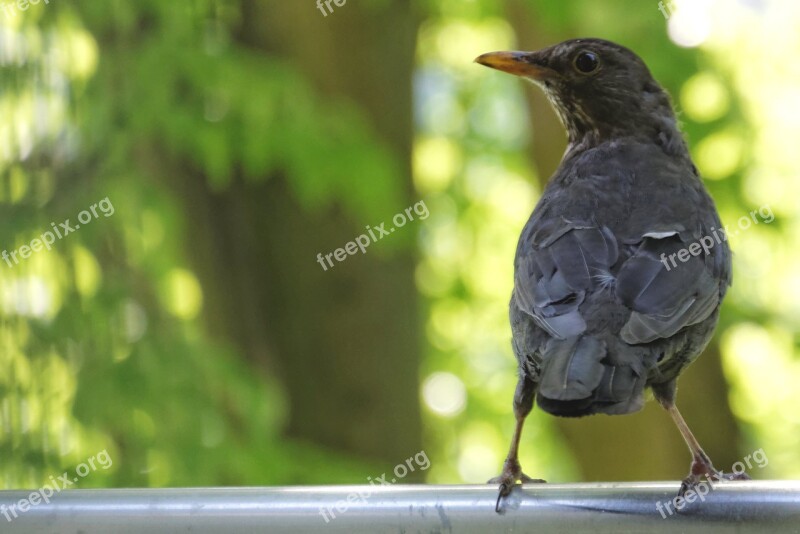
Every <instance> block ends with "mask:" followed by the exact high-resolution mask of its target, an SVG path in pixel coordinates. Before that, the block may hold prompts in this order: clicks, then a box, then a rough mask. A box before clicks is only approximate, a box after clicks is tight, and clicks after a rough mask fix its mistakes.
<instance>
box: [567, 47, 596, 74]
mask: <svg viewBox="0 0 800 534" xmlns="http://www.w3.org/2000/svg"><path fill="white" fill-rule="evenodd" d="M573 64H574V65H575V68H576V69H577V71H578V72H580V73H581V74H594V73H595V72H597V69H599V68H600V58H599V57H597V54H595V53H594V52H580V53H579V54H578V55H577V56H575V60H574V61H573Z"/></svg>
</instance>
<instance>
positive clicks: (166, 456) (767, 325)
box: [0, 0, 800, 488]
mask: <svg viewBox="0 0 800 534" xmlns="http://www.w3.org/2000/svg"><path fill="white" fill-rule="evenodd" d="M14 5H15V3H14V2H12V1H11V0H6V1H5V3H4V4H3V6H0V248H2V249H3V250H8V251H12V250H16V249H18V248H19V247H20V246H22V245H25V244H26V243H30V241H31V240H32V239H34V238H37V237H38V236H40V235H41V234H42V233H43V232H45V231H47V230H50V228H51V222H52V223H56V224H58V223H59V222H62V221H64V220H65V219H67V218H70V219H71V220H72V223H73V224H74V223H75V219H76V216H77V214H78V213H79V212H80V211H82V210H84V209H87V208H89V206H91V205H92V204H94V203H97V202H98V201H100V200H101V199H104V198H106V197H107V198H108V200H109V202H110V203H112V204H113V207H114V213H113V215H110V216H108V217H105V216H101V217H99V218H97V219H96V220H93V221H92V222H91V224H86V225H82V227H81V228H80V229H79V230H78V231H76V232H74V233H71V234H70V235H69V236H66V237H65V238H64V239H62V240H59V241H57V242H56V243H55V244H54V246H53V248H52V250H49V251H47V250H43V251H40V252H36V253H34V254H32V255H31V257H30V258H28V259H25V260H23V261H22V262H20V264H18V265H12V266H9V265H8V264H7V263H6V262H1V263H0V487H3V488H20V487H39V486H40V485H41V484H42V483H43V482H45V481H47V480H48V477H50V476H51V475H53V476H57V475H58V474H60V473H61V472H63V471H65V470H67V469H73V468H74V467H75V466H76V465H78V464H79V463H80V462H83V461H85V460H86V459H87V458H89V457H92V456H94V455H96V454H97V453H98V452H99V451H102V450H107V451H108V453H109V455H110V457H111V458H112V459H113V462H114V463H113V467H112V468H110V469H108V470H99V471H97V472H94V473H92V474H91V475H89V476H87V477H86V478H85V479H82V480H81V481H80V486H81V487H132V486H199V485H272V484H322V483H325V484H327V483H366V481H367V477H368V476H373V477H374V476H375V475H379V474H380V473H382V472H388V471H389V470H390V469H392V467H393V466H394V465H396V464H398V463H403V462H404V460H405V459H406V458H409V457H411V456H412V455H414V454H415V453H417V452H419V451H422V450H424V451H425V452H426V454H427V456H428V457H429V459H430V461H431V466H430V469H428V470H427V471H425V472H419V471H417V472H415V473H413V474H411V475H409V476H408V477H407V479H406V480H404V481H408V482H410V481H417V482H419V481H423V480H425V481H427V482H431V483H459V482H470V483H482V482H484V481H485V480H486V479H487V478H489V477H490V476H493V475H495V474H497V472H498V471H499V469H500V466H501V463H502V460H503V458H504V455H505V453H506V450H507V446H508V440H509V438H510V435H511V431H512V425H513V416H512V414H511V397H512V393H513V389H514V384H515V379H516V377H515V361H514V358H513V355H512V352H511V348H510V339H509V338H510V329H509V326H508V319H507V302H508V298H509V295H510V291H511V287H512V269H513V265H512V259H513V255H514V250H515V246H516V240H517V237H518V235H519V231H520V229H521V228H522V226H523V224H524V222H525V221H526V219H527V217H528V215H529V213H530V211H531V209H532V208H533V206H534V204H535V202H536V200H537V198H538V196H539V194H540V192H541V190H542V187H543V184H544V183H545V182H546V180H547V178H548V176H550V174H551V173H552V172H553V170H554V169H555V167H556V166H557V164H558V162H559V159H560V156H561V154H562V153H563V149H564V146H565V135H564V132H563V129H562V127H561V125H560V124H559V123H558V120H557V118H556V116H555V114H554V113H553V111H552V110H551V109H550V107H549V104H548V103H547V102H546V100H545V99H544V97H543V96H542V95H541V94H540V93H539V92H538V90H536V89H535V88H534V87H532V86H530V85H528V84H524V83H523V82H521V81H519V80H517V79H515V78H513V77H511V76H508V75H504V74H501V73H499V72H494V71H490V70H489V69H485V68H482V67H479V66H477V65H475V64H473V63H472V60H473V58H474V57H475V56H477V55H479V54H480V53H483V52H487V51H493V50H502V49H536V48H540V47H543V46H547V45H550V44H553V43H555V42H558V41H561V40H564V39H567V38H572V37H580V36H596V37H603V38H607V39H611V40H615V41H618V42H620V43H622V44H624V45H627V46H629V47H630V48H632V49H634V50H635V51H637V52H638V53H639V54H640V55H641V56H642V57H643V58H644V59H645V61H646V62H647V63H648V64H649V65H650V67H651V69H652V71H653V73H654V75H655V76H656V78H657V79H658V80H659V81H661V82H662V84H664V85H665V86H666V87H667V88H668V89H669V91H670V92H671V94H672V95H673V96H674V100H675V105H676V108H677V110H678V111H679V113H680V119H681V121H682V123H683V125H684V128H685V131H686V133H687V137H688V139H689V141H690V144H691V147H692V153H693V155H694V157H695V160H696V162H697V164H698V166H699V168H700V170H701V172H702V174H703V176H704V177H705V179H706V183H707V186H708V188H709V189H710V191H711V193H712V195H713V197H714V198H715V200H716V201H717V204H718V207H719V210H720V212H721V215H722V219H723V221H724V222H725V223H728V224H734V225H735V224H736V223H737V221H738V220H739V218H740V217H742V216H747V215H748V213H749V212H751V211H753V210H758V209H759V208H766V209H768V210H770V212H771V213H774V216H775V218H774V220H773V221H772V222H771V223H769V224H766V223H763V222H762V223H761V224H758V225H753V226H752V227H750V228H749V229H747V230H746V231H741V232H739V233H738V235H736V236H734V237H733V238H732V246H733V249H734V251H735V257H734V269H735V271H734V272H735V276H734V285H733V288H732V290H731V291H730V293H729V296H728V298H727V299H726V302H725V305H724V309H723V312H722V318H721V323H720V327H719V329H718V331H717V335H716V337H715V338H714V341H713V343H712V344H711V345H710V346H709V348H708V349H707V351H706V353H705V354H704V355H703V356H702V357H701V358H700V359H699V360H698V361H697V362H696V363H695V364H694V365H693V366H692V367H690V368H689V369H688V370H687V371H686V372H685V374H684V376H683V378H682V379H681V381H680V383H679V394H678V405H679V406H680V407H681V409H682V410H683V412H684V414H685V417H686V419H687V420H688V422H689V424H690V426H691V427H692V428H693V429H694V431H695V433H696V435H697V436H698V438H699V440H700V442H701V443H702V444H703V445H704V446H705V448H706V450H707V451H708V452H709V454H710V455H711V457H712V458H713V459H714V461H715V463H716V464H717V466H718V467H721V468H725V469H730V466H731V465H732V464H733V463H734V462H735V461H737V460H739V459H742V458H743V457H744V456H746V455H747V454H748V453H750V452H752V451H754V450H757V449H760V448H763V449H764V452H765V454H766V455H767V457H768V458H769V465H767V466H766V467H765V468H763V469H757V470H756V471H755V472H752V473H751V474H752V475H753V476H754V477H755V478H792V477H795V478H796V477H798V476H800V448H798V433H799V432H800V410H798V407H800V388H798V387H797V384H798V383H800V347H799V346H798V341H799V340H798V329H799V328H800V319H798V318H799V317H800V272H798V269H797V266H798V260H800V251H799V249H798V245H800V203H799V202H798V200H797V199H798V197H800V180H798V169H800V161H798V149H797V143H798V138H800V106H798V105H797V97H798V91H799V90H800V62H798V61H797V57H798V54H799V53H800V34H798V32H797V28H798V26H800V3H797V2H795V1H792V0H738V1H734V0H724V1H723V0H686V1H678V0H676V1H674V2H667V3H665V4H664V5H663V6H661V7H662V8H663V9H659V7H660V6H659V4H658V2H656V1H655V0H569V1H564V0H507V1H504V0H361V1H359V0H349V1H347V2H346V4H345V5H343V6H341V7H335V4H334V7H335V10H334V12H333V13H330V14H328V15H327V16H323V14H322V13H321V12H320V11H319V10H318V9H317V6H316V5H315V3H314V0H292V1H280V0H104V1H102V2H101V1H96V0H49V2H45V1H41V2H39V3H38V4H36V5H30V6H29V7H28V8H27V9H25V10H21V9H19V8H18V7H17V8H15V7H14ZM668 16H669V18H668ZM420 201H424V202H425V205H426V206H427V208H428V209H429V211H430V216H429V217H428V218H427V219H425V220H416V221H414V222H413V223H409V224H408V225H407V226H406V227H405V228H403V229H402V231H398V232H396V233H394V234H392V235H391V237H387V238H385V239H382V240H381V241H379V242H377V243H375V244H373V245H372V246H371V247H370V248H369V249H368V251H367V253H366V254H363V255H362V254H357V255H355V256H349V257H348V258H347V260H346V261H345V262H342V263H337V264H336V265H335V267H333V268H331V269H328V270H327V271H324V270H323V269H322V268H321V267H320V265H319V264H318V263H317V259H316V258H317V254H318V253H322V254H326V253H329V252H332V251H334V250H335V249H336V248H339V247H341V246H343V245H344V244H345V243H346V242H348V241H350V240H352V239H353V238H355V237H356V236H358V235H360V234H361V233H363V232H364V228H365V226H367V225H370V226H373V227H374V226H377V225H379V224H380V223H382V222H389V221H391V218H392V217H393V215H394V214H395V213H398V212H401V211H403V210H404V209H405V208H407V207H409V206H412V205H414V204H415V203H417V202H420ZM521 459H522V463H523V466H524V467H525V469H526V471H527V472H528V473H529V474H530V475H532V476H536V477H542V478H546V479H548V480H551V481H558V482H567V481H579V480H586V481H592V480H651V479H656V480H665V479H666V480H677V479H680V478H682V477H683V476H684V475H685V473H686V470H687V468H688V463H689V455H688V452H687V450H686V447H685V445H684V444H683V442H682V440H681V438H680V435H679V434H678V432H677V430H676V429H675V428H674V426H673V425H672V423H671V421H670V419H669V417H668V416H667V415H666V414H665V413H663V411H662V410H661V409H660V408H659V407H658V406H657V405H656V403H653V402H651V403H648V405H647V407H646V408H645V409H644V410H643V411H642V412H640V413H638V414H636V415H632V416H627V417H606V416H595V417H592V418H587V419H581V420H562V419H557V418H553V417H550V416H547V415H544V414H542V413H539V412H536V411H534V414H533V415H532V416H531V417H530V419H529V423H528V425H527V427H526V429H525V433H524V435H523V447H522V455H521Z"/></svg>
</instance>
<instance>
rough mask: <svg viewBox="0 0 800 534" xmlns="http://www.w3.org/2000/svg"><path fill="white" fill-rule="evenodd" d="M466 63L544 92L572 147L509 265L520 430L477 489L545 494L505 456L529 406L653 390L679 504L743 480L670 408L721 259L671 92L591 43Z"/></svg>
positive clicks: (726, 255) (723, 276)
mask: <svg viewBox="0 0 800 534" xmlns="http://www.w3.org/2000/svg"><path fill="white" fill-rule="evenodd" d="M475 61H476V62H478V63H480V64H481V65H485V66H487V67H491V68H494V69H498V70H501V71H504V72H507V73H511V74H514V75H517V76H521V77H523V78H526V79H528V80H530V81H532V82H534V83H535V84H536V85H538V86H539V87H541V88H542V89H543V90H544V92H545V94H546V95H547V97H548V99H549V100H550V102H551V103H552V105H553V107H554V108H555V110H556V111H557V113H558V115H559V117H560V119H561V121H562V123H563V124H564V127H565V128H566V130H567V134H568V138H569V144H568V146H567V149H566V152H565V153H564V156H563V158H562V160H561V164H560V166H559V167H558V169H557V170H556V172H555V174H554V175H553V176H552V178H551V179H550V181H549V183H548V185H547V187H546V188H545V190H544V193H543V195H542V197H541V199H540V200H539V202H538V204H537V205H536V208H535V209H534V210H533V213H532V214H531V217H530V219H529V220H528V222H527V224H526V225H525V227H524V228H523V230H522V234H521V235H520V238H519V244H518V246H517V252H516V256H515V258H514V291H513V293H512V295H511V302H510V310H509V315H510V320H511V330H512V338H513V339H512V344H513V349H514V353H515V355H516V358H517V361H518V363H519V382H518V384H517V388H516V392H515V394H514V403H513V406H514V415H515V416H516V421H517V424H516V430H515V432H514V436H513V439H512V441H511V448H510V450H509V453H508V457H507V459H506V461H505V463H504V465H503V472H502V474H501V475H500V476H498V477H496V478H494V479H492V480H490V481H489V483H499V484H500V494H499V496H498V499H497V505H496V510H497V511H498V512H500V511H501V506H500V505H501V499H502V498H503V497H504V496H506V495H508V494H509V493H510V492H511V489H512V487H513V485H514V484H515V483H516V481H517V480H520V481H522V482H544V481H542V480H534V479H531V478H530V477H528V476H527V475H525V474H524V473H523V472H522V469H521V467H520V464H519V460H518V456H517V453H518V447H519V440H520V434H521V432H522V426H523V422H524V420H525V417H526V416H527V415H528V414H529V413H530V411H531V409H532V407H533V402H534V399H535V400H536V403H537V405H538V406H539V407H540V408H541V409H542V410H544V411H546V412H548V413H550V414H553V415H557V416H562V417H581V416H585V415H591V414H597V413H603V414H610V415H621V414H628V413H632V412H635V411H638V410H640V409H641V408H642V406H643V405H644V390H645V388H646V387H650V388H651V389H652V391H653V394H654V396H655V398H656V400H658V402H659V403H660V404H661V406H663V407H664V408H665V409H666V410H667V411H668V412H669V414H670V416H671V417H672V419H673V420H674V421H675V424H676V425H677V426H678V430H679V431H680V433H681V435H682V436H683V438H684V440H686V443H687V445H688V446H689V449H690V451H691V454H692V462H691V467H690V471H689V475H688V476H687V477H686V478H685V479H684V480H683V483H682V484H681V488H680V491H679V495H681V496H682V495H683V494H685V493H686V491H688V490H689V489H691V488H693V487H694V486H695V485H697V484H698V482H699V481H700V478H701V477H702V476H703V475H705V476H712V475H713V476H716V477H723V476H724V477H725V478H727V479H734V478H747V477H746V476H744V475H724V474H723V473H721V472H720V471H717V470H716V469H715V468H714V466H713V465H712V463H711V460H710V459H709V457H708V455H707V454H706V453H705V452H704V451H703V449H702V448H701V447H700V444H699V443H698V442H697V440H696V439H695V437H694V436H693V435H692V432H691V431H690V430H689V427H688V426H687V425H686V422H685V421H684V419H683V417H682V416H681V414H680V412H679V411H678V408H677V407H676V406H675V391H676V387H675V383H676V380H677V378H678V375H679V374H680V373H681V371H683V369H685V368H686V366H688V365H689V364H690V363H691V362H692V361H693V360H694V359H695V358H697V356H698V355H699V354H700V353H701V352H702V351H703V349H704V348H705V346H706V344H707V343H708V342H709V340H710V339H711V336H712V334H713V332H714V328H715V326H716V324H717V319H718V316H719V307H720V304H721V302H722V299H723V297H724V296H725V292H726V290H727V288H728V286H729V285H730V284H731V254H730V249H729V247H728V243H727V241H726V239H725V235H724V232H723V230H722V229H721V224H720V219H719V216H718V215H717V211H716V208H715V207H714V202H713V200H712V199H711V197H710V196H709V194H708V192H707V191H706V189H705V187H704V186H703V183H702V181H701V178H700V176H699V173H698V171H697V168H696V167H695V166H694V164H693V163H692V160H691V157H690V155H689V151H688V148H687V145H686V142H685V140H684V138H683V136H682V134H681V132H680V130H679V127H678V122H677V120H676V118H675V113H674V112H673V109H672V105H671V101H670V98H669V96H668V94H667V93H666V91H665V90H664V89H663V88H662V87H661V86H660V85H659V84H658V83H657V82H656V81H655V80H654V79H653V77H652V75H651V74H650V71H649V70H648V68H647V66H646V65H645V63H644V62H643V61H642V60H641V59H640V58H639V57H638V56H637V55H636V54H634V53H633V52H632V51H630V50H628V49H627V48H625V47H623V46H620V45H618V44H615V43H612V42H609V41H605V40H601V39H573V40H569V41H565V42H563V43H560V44H557V45H555V46H552V47H549V48H545V49H543V50H540V51H537V52H492V53H488V54H483V55H482V56H480V57H478V58H477V59H476V60H475ZM701 244H702V246H701ZM676 258H677V259H678V261H676Z"/></svg>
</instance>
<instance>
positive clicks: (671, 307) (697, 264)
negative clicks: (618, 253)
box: [616, 230, 721, 345]
mask: <svg viewBox="0 0 800 534" xmlns="http://www.w3.org/2000/svg"><path fill="white" fill-rule="evenodd" d="M710 239H713V237H712V238H710ZM690 247H691V250H692V251H695V252H699V253H698V254H691V253H690V252H689V251H690ZM698 249H699V250H698ZM683 260H685V261H683ZM708 263H710V261H709V260H707V259H706V255H705V253H704V251H703V250H702V249H700V245H699V244H696V245H695V242H694V241H692V240H691V239H689V238H687V236H686V234H685V233H684V234H683V235H682V233H681V232H679V231H677V230H676V231H674V232H673V233H672V234H671V235H670V233H669V232H659V233H648V234H645V235H643V236H642V239H641V241H640V242H639V243H638V244H637V247H636V249H635V252H634V253H633V255H632V256H631V257H630V258H628V260H627V261H625V263H624V264H623V265H622V267H621V268H620V270H619V272H618V274H617V281H616V292H617V297H618V298H619V299H620V300H621V301H622V303H623V304H624V305H625V306H626V307H628V308H629V309H631V310H632V312H633V313H631V316H630V318H629V319H628V322H627V323H626V324H625V326H624V327H623V328H622V330H621V332H620V337H621V338H622V340H623V341H625V342H626V343H629V344H632V345H635V344H641V343H649V342H651V341H654V340H656V339H663V338H668V337H671V336H672V335H674V334H675V333H677V332H678V331H679V330H681V329H683V328H685V327H687V326H690V325H693V324H696V323H699V322H701V321H703V320H705V319H706V318H707V317H709V316H710V315H711V314H712V313H713V312H714V310H715V309H716V308H717V306H718V305H719V302H720V298H721V294H720V280H719V279H717V278H715V277H714V276H713V274H712V269H711V268H710V266H709V265H708Z"/></svg>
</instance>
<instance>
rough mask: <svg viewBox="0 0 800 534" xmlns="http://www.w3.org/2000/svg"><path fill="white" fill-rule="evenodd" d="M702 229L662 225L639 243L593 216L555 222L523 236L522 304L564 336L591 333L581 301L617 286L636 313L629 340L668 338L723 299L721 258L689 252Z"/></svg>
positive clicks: (518, 283) (627, 328)
mask: <svg viewBox="0 0 800 534" xmlns="http://www.w3.org/2000/svg"><path fill="white" fill-rule="evenodd" d="M696 233H697V232H696V231H695V232H687V231H685V230H684V228H683V227H682V226H680V225H676V226H674V227H673V228H672V229H669V228H665V227H659V228H657V229H655V230H654V229H650V230H649V231H646V232H645V233H644V234H642V235H641V236H640V237H639V238H638V240H635V241H633V242H631V241H628V240H626V241H623V240H622V239H620V238H618V237H617V236H615V235H614V233H613V232H612V231H611V230H610V229H609V228H608V227H606V226H602V225H599V224H597V223H594V222H591V221H584V222H576V221H569V220H567V219H565V218H563V217H558V218H554V219H550V220H548V221H546V222H543V223H542V225H540V226H537V227H535V229H534V228H533V227H532V228H531V229H530V230H529V231H528V232H526V233H524V234H523V236H522V238H521V239H520V243H519V250H518V253H517V263H516V269H515V284H514V297H515V301H516V305H517V306H518V307H519V308H520V309H521V310H522V311H523V312H525V313H526V314H527V315H529V316H530V317H531V318H533V320H534V321H535V322H536V324H537V325H538V326H539V327H541V328H542V329H543V330H545V331H546V332H547V333H548V334H549V335H550V336H552V337H554V338H556V339H562V340H563V339H567V338H570V337H573V336H577V335H580V334H582V333H583V332H584V331H586V329H587V323H586V320H587V317H585V316H584V315H583V314H582V313H581V304H583V302H584V301H585V300H586V299H587V297H588V296H590V295H591V294H592V293H593V292H597V291H603V290H609V291H611V290H613V291H614V292H615V294H616V297H617V299H618V302H621V304H623V305H624V306H625V307H626V308H627V309H628V310H629V313H630V316H629V319H628V320H627V322H626V323H625V324H624V326H623V327H622V329H621V331H620V332H619V334H620V337H621V338H622V340H623V341H625V342H626V343H628V344H631V345H636V344H641V343H649V342H651V341H654V340H656V339H659V338H668V337H670V336H672V335H673V334H675V333H676V332H678V331H679V330H681V329H683V328H685V327H687V326H690V325H693V324H696V323H698V322H701V321H703V320H704V319H706V318H707V317H708V316H709V315H711V313H713V311H714V310H715V309H716V308H717V306H718V305H719V302H720V298H721V294H720V279H719V277H718V276H715V275H716V273H715V272H714V269H713V265H712V263H713V262H715V261H716V260H715V259H714V258H713V257H712V255H709V256H706V255H705V254H704V253H703V251H702V250H701V251H700V254H698V255H692V254H690V253H689V252H688V250H689V246H690V245H692V243H693V242H694V241H693V236H694V235H696ZM698 247H699V245H698ZM684 249H686V250H687V252H685V253H682V254H681V256H678V254H679V253H681V251H682V250H684ZM623 250H624V252H623ZM692 250H696V249H692ZM720 254H722V252H720V253H718V254H715V255H717V256H719V255H720ZM671 258H672V260H671ZM678 258H681V259H684V258H685V259H686V261H680V259H678ZM584 313H585V312H584Z"/></svg>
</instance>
